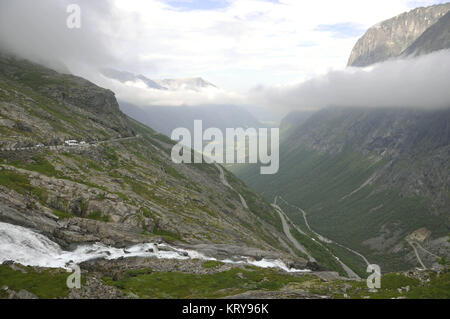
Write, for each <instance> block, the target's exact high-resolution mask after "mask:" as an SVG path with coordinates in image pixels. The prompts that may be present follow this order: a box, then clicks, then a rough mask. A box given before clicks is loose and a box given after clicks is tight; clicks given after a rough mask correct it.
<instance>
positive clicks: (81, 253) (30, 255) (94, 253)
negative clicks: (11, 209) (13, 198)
mask: <svg viewBox="0 0 450 319" xmlns="http://www.w3.org/2000/svg"><path fill="white" fill-rule="evenodd" d="M158 247H160V248H165V249H158ZM121 257H124V258H128V257H155V258H159V259H179V260H186V259H201V260H217V259H215V258H211V257H207V256H205V255H203V254H201V253H199V252H197V251H194V250H187V249H181V248H177V247H173V246H170V245H167V244H160V245H156V244H153V243H146V244H138V245H134V246H131V247H129V248H114V247H110V246H106V245H104V244H101V243H95V244H87V245H80V246H78V247H77V248H76V249H75V250H74V251H64V250H62V249H61V247H60V246H59V245H58V244H57V243H55V242H53V241H51V240H50V239H49V238H47V237H45V236H44V235H41V234H39V233H37V232H35V231H33V230H31V229H28V228H24V227H21V226H15V225H11V224H5V223H1V222H0V264H1V263H3V262H4V261H7V260H12V261H14V262H17V263H19V264H22V265H25V266H38V267H46V268H68V267H69V265H70V264H79V263H81V262H84V261H87V260H91V259H97V258H104V259H108V260H113V259H118V258H121ZM240 259H241V260H240V261H232V260H221V261H222V262H224V263H235V264H251V265H254V266H258V267H261V268H279V269H283V270H285V271H288V272H308V271H309V270H302V269H292V268H289V267H287V266H286V265H285V264H284V263H283V262H282V261H281V260H267V259H262V260H260V261H255V260H252V259H249V258H246V257H240Z"/></svg>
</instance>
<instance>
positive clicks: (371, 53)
mask: <svg viewBox="0 0 450 319" xmlns="http://www.w3.org/2000/svg"><path fill="white" fill-rule="evenodd" d="M449 10H450V3H446V4H442V5H435V6H431V7H426V8H416V9H414V10H411V11H409V12H405V13H402V14H400V15H398V16H396V17H394V18H392V19H389V20H385V21H383V22H381V23H378V24H376V25H375V26H373V27H371V28H370V29H369V30H367V32H366V33H365V34H364V36H363V37H361V38H360V39H359V40H358V42H357V43H356V45H355V47H354V48H353V50H352V53H351V55H350V58H349V61H348V65H349V66H356V67H364V66H368V65H371V64H375V63H378V62H382V61H385V60H388V59H390V58H395V57H398V56H400V55H401V54H402V53H403V52H404V51H405V50H406V49H407V48H408V47H409V46H410V45H412V44H413V43H414V41H416V40H417V39H418V38H419V37H420V36H421V35H422V34H423V33H424V32H425V31H426V30H427V29H428V28H430V27H431V26H432V25H434V24H435V23H436V22H437V21H438V20H439V19H440V18H442V17H443V16H444V15H445V14H446V13H447V12H448V11H449Z"/></svg>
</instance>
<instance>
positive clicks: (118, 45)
mask: <svg viewBox="0 0 450 319" xmlns="http://www.w3.org/2000/svg"><path fill="white" fill-rule="evenodd" d="M442 2H447V1H442V0H424V1H410V0H364V1H361V0H341V1H336V0H319V1H311V0H308V1H301V0H278V1H277V0H212V1H201V0H165V1H164V0H102V1H99V0H95V1H91V0H39V1H31V0H1V1H0V46H1V47H2V48H9V49H11V50H12V51H16V52H20V53H21V54H22V55H24V56H25V57H27V58H32V59H34V60H41V61H52V62H53V63H55V61H58V60H59V61H61V62H63V63H65V64H66V65H68V66H69V67H70V68H71V70H72V71H73V72H74V73H77V74H80V75H85V76H90V77H91V78H92V79H94V78H95V75H92V74H91V73H90V72H92V70H94V69H95V68H98V67H105V66H108V67H114V68H117V69H120V70H127V71H131V72H134V73H140V74H144V75H146V76H147V77H149V78H152V79H158V78H182V77H196V76H200V77H203V78H204V79H206V80H207V81H210V82H212V83H214V84H215V85H217V86H218V87H220V88H221V89H222V91H221V92H220V94H219V95H218V96H219V97H220V101H221V102H232V101H238V100H245V99H246V94H247V93H246V92H248V90H252V92H253V93H254V92H255V90H254V89H253V88H255V87H260V88H261V87H265V88H267V87H277V86H280V85H282V86H287V87H292V86H295V85H297V83H300V82H302V81H305V80H308V79H312V78H315V77H319V78H320V77H321V76H322V77H323V76H324V75H325V74H327V73H328V72H332V73H331V74H335V73H333V72H336V71H339V70H343V69H344V68H345V66H346V64H347V60H348V57H349V55H350V52H351V49H352V47H353V46H354V44H355V42H356V41H357V39H358V38H359V37H360V36H362V35H363V34H364V32H365V31H366V29H367V28H369V27H370V26H372V25H374V24H376V23H378V22H380V21H382V20H385V19H388V18H391V17H393V16H395V15H397V14H400V13H402V12H404V11H408V10H410V9H412V8H414V7H418V6H427V5H431V4H436V3H442ZM68 3H78V4H79V5H80V6H81V9H82V28H81V29H79V30H69V29H68V28H67V27H66V18H67V16H68V14H67V13H66V7H67V4H68ZM104 84H105V85H106V84H108V83H104ZM111 85H112V84H111ZM116 85H117V83H116ZM117 89H118V90H119V91H120V89H121V88H117ZM147 93H148V92H147ZM147 93H145V92H140V95H141V96H142V99H143V100H152V98H148V97H147V96H146V94H147ZM272 93H273V91H272ZM272 93H271V94H270V96H273V94H272ZM124 94H125V93H124ZM127 94H128V95H136V94H135V92H128V93H127ZM148 94H150V93H148ZM152 94H153V95H152ZM155 94H156V93H155V92H152V93H151V94H150V96H151V97H154V99H153V100H158V101H163V102H164V101H165V100H169V102H170V101H172V102H173V103H174V104H177V103H178V104H180V103H181V104H182V103H183V102H184V103H189V102H190V101H195V103H201V102H202V97H201V96H199V95H195V94H194V96H193V97H192V96H191V97H188V96H186V99H187V100H186V101H182V99H183V96H180V95H178V96H176V97H175V98H173V97H172V96H168V97H165V96H162V97H161V96H154V95H155ZM208 98H209V100H208ZM211 101H213V102H214V98H212V100H211V96H209V97H207V98H206V101H205V102H211ZM193 103H194V102H193ZM169 104H170V103H169Z"/></svg>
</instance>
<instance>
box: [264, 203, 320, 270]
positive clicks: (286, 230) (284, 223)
mask: <svg viewBox="0 0 450 319" xmlns="http://www.w3.org/2000/svg"><path fill="white" fill-rule="evenodd" d="M272 207H273V208H274V209H275V210H276V211H277V213H278V214H279V215H280V219H281V223H282V226H283V231H284V234H285V235H286V237H287V238H288V239H289V241H290V242H291V243H292V245H294V247H295V248H296V249H298V250H299V251H301V252H302V253H303V254H305V255H306V256H308V260H309V261H311V262H315V261H316V260H315V259H314V257H313V256H311V254H310V253H309V252H308V251H307V250H306V248H305V247H303V245H302V244H300V243H299V242H298V241H297V239H295V238H294V236H292V234H291V230H290V229H289V224H288V222H287V219H288V217H287V216H286V215H285V213H284V212H283V210H282V209H281V208H280V207H279V206H278V205H277V204H276V199H275V203H274V204H272Z"/></svg>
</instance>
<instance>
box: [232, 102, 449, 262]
mask: <svg viewBox="0 0 450 319" xmlns="http://www.w3.org/2000/svg"><path fill="white" fill-rule="evenodd" d="M449 127H450V109H445V110H435V111H421V110H408V109H357V108H356V109H352V108H348V109H345V108H344V109H340V108H337V109H333V108H331V109H326V110H322V111H320V112H318V113H316V114H314V115H313V116H312V117H311V118H310V119H308V120H307V121H306V122H305V123H303V124H302V125H299V126H298V127H297V128H294V129H291V130H290V131H289V136H288V137H286V138H285V140H284V141H282V144H281V146H280V171H279V172H278V174H276V175H274V176H260V175H259V174H257V171H256V169H255V168H253V167H247V168H241V169H240V170H237V171H236V173H237V174H238V176H239V177H241V178H242V179H243V180H244V181H246V182H247V183H248V184H249V185H250V186H251V187H252V188H253V189H255V190H256V191H258V192H260V193H261V194H263V195H264V197H266V198H267V199H268V200H271V199H272V198H273V197H274V196H277V195H281V196H282V197H283V198H285V199H286V200H287V201H288V202H289V203H291V204H293V205H296V206H298V207H300V208H302V209H303V210H305V211H306V213H307V215H308V220H309V223H310V224H311V227H313V228H314V229H315V230H317V231H318V232H319V233H321V234H322V235H325V236H326V237H328V238H330V239H333V240H335V241H337V242H338V243H341V244H344V245H346V246H348V247H350V248H353V249H355V250H356V251H359V252H362V253H363V254H364V255H365V256H366V257H367V258H368V259H369V260H370V262H373V263H378V264H380V265H381V266H382V268H383V269H384V271H388V270H399V269H407V268H409V267H413V266H414V265H415V264H416V262H417V261H416V259H415V257H414V254H413V252H412V251H411V247H409V245H408V243H407V242H406V241H405V240H404V238H405V237H406V236H408V235H410V234H411V233H413V232H414V231H416V230H418V229H420V228H423V227H425V228H426V229H428V230H430V231H431V236H429V237H428V238H426V241H425V243H424V245H426V247H428V248H429V249H431V250H432V251H434V252H435V253H436V255H441V256H447V257H448V256H449V254H450V251H449V247H448V243H447V241H446V240H445V236H446V235H447V234H448V232H449V229H450V223H449V215H448V213H449V212H448V207H449V206H450V197H449V192H448V187H449V184H450V179H449V178H450V176H449V174H448V172H449V171H450V166H449V162H448V158H449V157H450V135H449V134H450V131H449ZM288 214H289V215H290V217H291V218H292V220H293V221H295V222H296V223H297V224H299V225H303V224H304V221H303V217H302V216H301V214H299V212H298V211H296V210H290V211H288ZM353 257H354V258H356V259H359V257H357V256H353ZM433 262H436V260H434V261H431V263H433ZM431 263H430V264H429V265H431Z"/></svg>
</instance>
